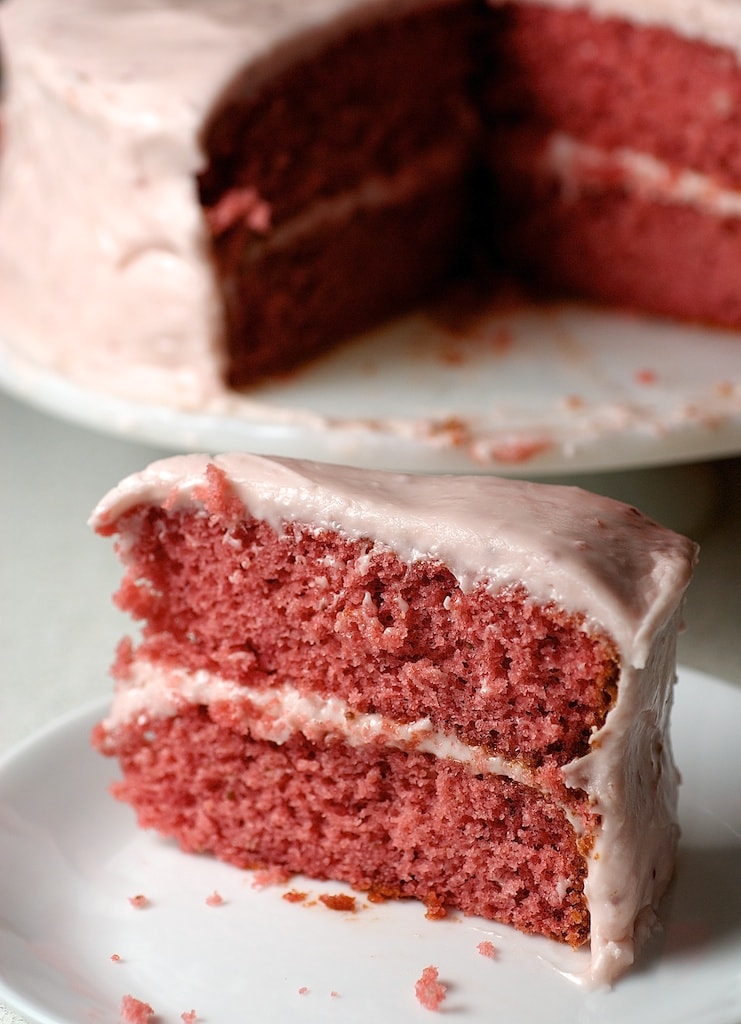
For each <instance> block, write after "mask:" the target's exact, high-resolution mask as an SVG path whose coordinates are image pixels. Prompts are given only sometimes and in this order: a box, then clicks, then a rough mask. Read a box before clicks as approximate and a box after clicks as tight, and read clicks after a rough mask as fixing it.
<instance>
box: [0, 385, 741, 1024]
mask: <svg viewBox="0 0 741 1024" xmlns="http://www.w3.org/2000/svg"><path fill="white" fill-rule="evenodd" d="M162 454H166V453H163V452H161V451H159V450H156V449H154V448H150V447H148V446H146V445H142V444H138V443H129V442H127V441H124V440H121V439H118V438H112V437H107V436H104V435H101V434H96V433H91V432H88V431H86V430H84V429H82V428H80V427H77V426H75V425H72V424H69V423H66V422H62V421H59V420H57V419H54V418H52V417H50V416H47V415H46V414H44V413H42V412H38V411H36V410H35V409H32V408H30V407H27V406H25V405H23V404H21V403H19V402H17V401H16V400H15V399H13V398H9V397H5V396H4V395H0V480H2V501H1V503H0V517H2V520H1V522H2V526H1V528H0V566H1V567H2V568H1V572H0V631H1V633H0V637H1V639H0V650H1V651H2V664H1V666H0V757H2V756H3V755H5V754H7V752H8V751H10V750H11V749H12V748H13V747H14V746H15V745H16V744H18V743H20V742H21V741H23V740H24V739H26V738H27V737H28V736H30V735H32V734H33V732H34V731H35V730H37V729H39V728H41V727H43V726H45V725H47V724H48V723H50V722H52V721H54V720H55V719H56V718H58V717H59V716H60V715H62V714H64V713H65V712H68V711H71V710H74V709H75V708H77V707H78V706H80V705H82V704H84V703H87V702H89V701H90V700H91V699H93V698H95V697H105V696H106V694H107V693H108V692H109V691H110V682H109V680H108V676H107V670H108V665H109V663H110V661H111V658H112V653H113V650H114V647H115V645H116V642H117V640H118V638H119V636H120V635H121V634H122V632H123V631H124V628H125V623H124V621H123V619H122V617H121V616H120V614H119V613H118V612H117V611H116V610H115V608H114V607H113V605H112V602H111V595H112V593H113V590H114V589H115V587H116V585H117V581H118V578H119V567H118V563H117V561H116V558H115V557H114V555H113V552H112V548H111V544H110V543H109V542H106V541H104V540H102V539H100V538H97V537H96V536H95V535H94V534H93V533H92V532H91V530H90V529H89V527H88V526H87V525H86V520H87V517H88V515H89V513H90V511H91V509H92V507H93V506H94V504H95V503H96V501H97V500H98V499H99V498H100V497H101V496H102V495H103V494H104V493H105V491H106V490H107V489H108V488H109V487H111V486H112V485H113V484H115V483H117V482H118V480H119V479H120V478H121V477H122V476H124V475H126V474H127V473H129V472H131V471H134V470H137V469H140V468H142V467H143V466H144V465H146V463H148V462H149V461H151V460H152V459H153V458H156V457H158V456H159V455H162ZM583 481H584V482H585V483H586V484H587V485H589V486H593V487H594V489H600V490H603V491H605V492H607V493H613V494H615V495H616V496H618V497H621V498H626V499H627V500H630V501H634V502H635V503H636V504H641V505H643V507H644V508H646V510H647V511H649V512H651V513H652V514H655V515H658V516H659V517H660V518H663V519H664V521H667V522H668V523H669V524H670V525H673V526H676V527H678V528H680V529H684V530H685V531H686V532H689V533H691V534H692V535H693V536H695V537H696V539H698V540H699V541H700V543H701V545H702V557H701V561H700V564H699V567H698V570H697V574H696V578H695V581H694V583H693V586H692V588H691V591H690V594H689V598H688V602H687V613H686V621H687V630H686V632H685V633H684V635H683V636H682V637H681V640H680V649H679V660H680V663H681V664H683V665H687V666H689V667H691V668H695V669H699V670H702V671H704V672H707V673H710V674H711V675H713V676H716V677H720V678H723V679H726V680H728V681H730V682H732V683H734V684H736V685H738V686H739V687H741V638H740V637H739V609H741V457H740V458H738V459H725V460H723V461H719V462H716V463H706V464H703V465H692V466H686V467H685V466H680V467H671V468H668V469H667V468H664V469H646V470H641V471H639V472H632V473H613V474H605V475H603V476H600V477H590V478H583ZM11 884H12V880H11V879H8V878H6V877H4V876H3V874H2V865H0V892H1V890H2V886H4V885H11ZM20 1020H21V1018H19V1017H18V1016H17V1015H16V1014H14V1013H13V1011H12V1010H10V1009H9V1008H7V1007H5V1006H3V1005H2V1004H1V1002H0V1024H18V1022H19V1021H20Z"/></svg>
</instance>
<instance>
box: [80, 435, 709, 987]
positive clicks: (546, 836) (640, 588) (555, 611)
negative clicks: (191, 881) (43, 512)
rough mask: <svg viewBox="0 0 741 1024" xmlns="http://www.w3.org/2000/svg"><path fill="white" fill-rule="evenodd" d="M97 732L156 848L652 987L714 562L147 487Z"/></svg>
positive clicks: (396, 493) (268, 485) (481, 497)
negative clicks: (686, 615) (678, 739)
mask: <svg viewBox="0 0 741 1024" xmlns="http://www.w3.org/2000/svg"><path fill="white" fill-rule="evenodd" d="M92 524H93V525H94V527H95V528H96V530H97V531H98V532H99V533H101V534H103V535H114V534H115V535H117V538H118V540H117V545H118V550H119V553H120V555H121V558H122V560H123V562H124V564H125V567H126V572H125V576H124V580H123V583H122V585H121V588H120V590H119V592H118V595H117V602H118V604H119V605H120V607H121V608H122V609H124V610H126V611H127V612H129V613H130V614H131V615H132V616H133V617H134V618H135V619H137V620H140V621H141V623H142V630H141V636H140V638H139V640H138V642H137V643H136V644H134V643H133V642H132V641H131V640H128V639H127V640H124V641H122V643H121V645H120V648H119V651H118V656H117V659H116V662H115V666H114V676H115V679H116V690H115V696H114V699H113V704H112V707H111V709H110V712H109V714H108V716H107V717H106V718H105V720H104V721H102V722H101V723H100V724H99V725H98V726H97V727H96V729H95V732H94V737H93V741H94V744H95V746H96V747H97V749H98V750H100V751H101V752H102V753H104V754H106V755H110V756H113V757H117V758H118V759H119V761H120V765H121V772H122V775H121V779H120V781H119V782H117V783H116V784H115V787H114V791H115V793H116V795H117V796H118V797H119V798H120V799H122V800H124V801H127V802H128V803H130V804H131V805H132V806H133V807H134V809H135V811H136V814H137V816H138V820H139V822H140V824H141V825H142V826H143V827H147V828H154V829H157V830H158V831H159V832H161V833H162V834H164V835H166V836H171V837H174V838H175V839H176V840H177V842H178V843H179V844H180V845H181V846H182V848H183V849H184V850H188V851H210V852H212V853H213V854H215V855H216V856H217V857H219V858H222V859H224V860H226V861H229V862H231V863H233V864H236V865H238V866H241V867H256V866H261V865H279V866H281V867H282V868H284V869H286V870H287V871H289V872H302V873H305V874H307V875H310V876H312V877H316V878H331V879H337V880H343V881H345V882H347V883H349V884H350V885H351V886H353V887H355V888H357V889H359V890H365V891H368V892H370V893H373V894H377V895H381V896H386V897H389V896H391V897H397V896H398V897H416V898H418V899H420V900H422V901H424V902H425V903H426V904H427V905H428V907H429V908H430V911H431V912H432V913H433V914H436V913H444V910H445V908H458V909H460V910H461V911H463V912H464V913H466V914H477V915H482V916H483V917H486V918H489V919H493V920H497V921H500V922H504V923H507V924H510V925H512V926H514V927H515V928H518V929H520V930H522V931H525V932H529V933H538V934H542V935H546V936H549V937H551V938H553V939H556V940H559V941H562V942H566V943H569V944H571V945H572V946H580V945H582V944H585V943H587V942H590V941H591V967H590V972H589V977H590V979H591V980H593V981H595V982H611V981H612V980H614V979H615V978H616V977H617V976H618V975H619V974H620V973H621V972H622V971H623V970H625V969H626V968H627V967H628V966H629V965H630V963H631V962H632V960H633V957H634V946H635V938H636V933H637V932H639V931H641V930H642V929H643V925H644V924H648V923H650V921H651V919H652V917H653V914H654V911H655V909H656V907H657V903H658V901H659V899H660V898H661V895H662V893H663V892H664V890H665V888H666V886H667V884H668V882H669V879H670V877H671V875H672V871H673V866H674V857H675V847H676V841H677V832H678V830H677V822H676V802H677V785H678V775H677V771H676V769H675V766H674V762H673V759H672V753H671V746H670V739H669V731H668V730H669V715H670V708H671V703H672V692H673V684H674V680H675V649H676V636H677V630H678V627H679V624H680V621H681V607H682V598H683V594H684V591H685V588H686V586H687V584H688V582H689V580H690V577H691V573H692V568H693V564H694V560H695V554H696V552H695V546H694V544H693V543H692V542H691V541H689V540H687V539H686V538H683V537H680V536H678V535H677V534H675V533H673V532H671V531H669V530H667V529H665V528H664V527H662V526H659V525H657V524H656V523H654V522H652V521H651V520H649V519H647V518H646V517H644V516H643V515H642V514H641V513H639V512H638V511H637V510H636V509H634V508H631V507H629V506H627V505H624V504H621V503H618V502H615V501H612V500H610V499H607V498H603V497H598V496H595V495H592V494H589V493H586V492H585V491H582V490H580V489H577V488H568V487H561V486H555V485H546V484H534V483H527V482H519V481H513V480H503V479H496V478H492V477H486V476H480V477H444V476H443V477H425V476H403V475H394V474H385V473H371V472H367V471H363V470H355V469H348V468H340V467H333V466H329V465H322V464H317V463H308V462H298V461H290V460H274V461H271V460H268V459H264V458H260V457H256V456H252V455H246V454H228V455H221V456H217V457H215V458H212V457H209V456H205V455H190V456H178V457H175V458H171V459H167V460H164V461H161V462H157V463H154V464H153V465H152V466H150V467H149V468H148V469H146V470H144V471H143V472H141V473H139V474H136V475H134V476H132V477H130V478H128V479H126V480H124V481H123V482H122V483H121V484H120V485H119V486H118V487H116V488H115V489H114V490H112V491H111V492H110V493H109V494H108V495H107V497H105V498H104V499H103V501H102V502H101V503H100V505H99V506H98V507H97V509H96V510H95V512H94V514H93V517H92Z"/></svg>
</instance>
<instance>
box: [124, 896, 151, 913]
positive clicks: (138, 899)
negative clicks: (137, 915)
mask: <svg viewBox="0 0 741 1024" xmlns="http://www.w3.org/2000/svg"><path fill="white" fill-rule="evenodd" d="M129 903H130V904H131V906H132V907H136V909H137V910H143V908H144V907H148V906H150V900H149V898H148V897H147V896H144V895H143V894H142V893H138V894H137V895H136V896H129Z"/></svg>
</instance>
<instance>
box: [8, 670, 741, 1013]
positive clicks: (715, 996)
mask: <svg viewBox="0 0 741 1024" xmlns="http://www.w3.org/2000/svg"><path fill="white" fill-rule="evenodd" d="M99 712H100V709H98V710H97V711H96V710H95V709H88V710H86V711H84V712H83V713H80V714H78V715H76V716H74V717H71V718H68V719H66V720H64V721H62V722H61V723H59V724H57V725H55V726H54V727H52V728H50V729H48V730H46V731H45V732H44V733H42V734H41V735H40V736H38V737H36V738H35V739H32V740H31V741H30V742H28V743H27V744H25V745H24V746H23V747H22V748H21V749H19V750H18V751H17V752H15V753H14V754H13V755H12V756H10V757H9V758H6V759H5V761H4V762H3V763H2V765H1V766H0V865H1V866H2V867H1V870H0V997H3V998H5V999H6V1001H8V1002H9V1003H10V1004H11V1005H13V1006H15V1007H16V1008H17V1009H19V1010H20V1011H21V1012H22V1013H23V1014H25V1015H26V1016H27V1017H28V1018H29V1019H30V1020H32V1021H34V1022H39V1024H82V1022H94V1024H107V1022H110V1024H116V1021H117V1020H118V1010H119V1007H120V1003H121V998H122V996H123V995H124V994H131V995H133V996H135V997H136V998H139V999H142V1000H144V1001H146V1002H149V1003H150V1004H151V1005H152V1007H153V1008H154V1010H155V1011H156V1013H157V1017H156V1020H157V1024H170V1022H171V1024H180V1022H181V1014H182V1013H183V1012H186V1011H189V1010H191V1009H194V1010H195V1011H196V1013H197V1014H198V1018H197V1019H198V1021H199V1022H203V1024H207V1022H208V1024H217V1022H218V1024H245V1022H247V1021H249V1022H250V1024H289V1022H290V1024H302V1022H310V1021H314V1022H322V1024H325V1022H331V1021H338V1022H342V1024H375V1022H376V1021H378V1020H382V1021H390V1022H393V1024H405V1022H414V1021H422V1020H425V1019H427V1020H429V1016H428V1015H426V1011H425V1010H424V1009H422V1008H421V1007H420V1006H419V1005H418V1004H417V1002H416V999H415V995H414V986H415V981H416V979H417V978H418V977H419V975H420V974H421V972H422V970H423V969H424V968H425V967H427V966H428V965H436V966H437V967H438V969H439V972H440V978H441V979H442V980H443V981H444V982H445V983H446V984H447V985H448V986H449V990H448V996H447V999H446V1000H445V1002H444V1003H443V1010H444V1011H445V1014H446V1015H447V1016H448V1017H451V1018H453V1019H456V1020H465V1021H469V1022H471V1024H491V1022H493V1021H496V1022H497V1024H521V1022H522V1024H525V1022H535V1021H559V1022H560V1021H564V1022H565V1021H568V1022H579V1024H589V1022H592V1021H594V1022H599V1024H618V1022H619V1024H628V1022H630V1024H635V1022H636V1021H646V1020H650V1021H651V1022H652V1024H677V1022H680V1021H681V1022H682V1024H738V1021H739V1020H741V968H740V965H741V801H740V800H739V784H738V780H739V778H741V747H740V746H739V743H738V723H739V721H741V690H738V689H735V688H733V687H731V686H729V685H728V684H725V683H722V682H719V681H717V680H715V679H713V678H710V677H708V676H704V675H701V674H699V673H697V672H694V671H691V670H688V669H682V670H681V671H680V685H679V688H678V692H677V706H676V713H675V720H674V738H675V746H676V751H677V759H678V761H679V763H680V765H681V767H682V770H683V775H684V780H685V781H684V786H683V790H682V798H681V821H682V827H683V838H682V845H681V852H680V864H679V872H678V879H677V882H676V884H675V886H674V888H673V891H672V893H671V894H670V896H669V897H668V898H667V901H666V905H665V907H664V911H663V918H664V921H665V931H664V934H663V936H662V937H661V938H659V939H657V940H656V941H655V942H654V944H653V946H652V947H651V948H650V949H648V950H647V951H646V952H645V955H644V957H643V958H642V960H641V962H640V964H639V966H638V967H636V968H635V969H634V970H633V971H632V973H630V974H629V975H627V976H626V977H624V978H623V979H622V980H621V981H620V982H619V983H618V984H617V985H616V986H615V988H614V989H613V990H612V991H610V992H604V991H602V992H589V991H585V990H583V989H581V988H579V987H578V986H576V985H575V984H574V982H573V981H571V980H569V979H568V977H566V976H565V974H564V972H569V971H573V970H578V969H579V967H580V966H583V963H584V960H583V956H584V954H582V953H574V952H572V951H570V950H565V949H563V948H562V947H561V946H559V945H558V944H555V943H551V942H549V941H547V940H543V939H539V938H528V937H525V936H521V935H518V934H517V933H515V932H513V931H511V930H509V929H507V928H503V927H499V926H494V925H492V924H491V923H489V922H485V921H482V920H479V919H476V918H463V917H458V916H451V917H449V918H447V919H445V920H442V921H427V920H426V919H425V917H424V913H423V908H422V907H421V906H420V905H419V904H417V903H413V902H408V903H396V902H389V903H385V904H381V905H369V904H367V903H366V901H365V900H364V899H363V898H362V897H360V898H358V909H357V910H356V912H355V913H350V912H336V911H330V910H328V909H326V908H325V907H324V906H323V905H321V904H318V903H317V902H316V897H317V895H318V894H319V893H320V892H329V893H337V892H340V891H343V887H342V886H341V885H339V884H338V883H329V884H319V883H316V882H311V881H306V880H302V879H293V880H292V881H291V882H290V883H289V884H288V885H272V886H268V887H263V888H255V887H254V885H253V882H254V875H253V874H252V873H251V872H245V871H239V870H237V869H235V868H231V867H228V866H226V865H223V864H220V863H217V862H215V861H213V860H211V859H210V858H207V857H197V856H187V855H184V854H182V853H179V852H178V851H176V850H175V849H173V847H172V846H171V845H170V844H169V843H167V842H163V841H161V840H159V839H158V838H156V837H155V836H154V835H153V834H151V833H144V832H141V831H139V830H138V829H137V828H136V827H135V826H134V824H133V820H132V814H131V812H130V811H129V809H128V808H127V807H125V806H122V805H120V804H118V803H116V802H115V801H113V800H112V799H111V798H110V797H109V796H108V795H107V793H106V786H107V783H108V781H109V780H110V779H111V778H112V776H113V774H114V770H113V768H112V766H111V765H110V764H109V763H108V762H107V761H105V760H104V759H102V758H101V757H99V756H98V755H97V754H95V753H93V751H92V750H91V749H90V747H89V744H88V731H89V728H90V726H91V724H92V723H93V722H94V721H95V720H96V718H97V716H98V714H99ZM291 887H292V888H294V889H299V890H302V891H305V892H308V893H309V899H308V900H307V901H306V902H305V903H289V902H287V901H285V900H284V899H282V893H283V892H285V891H286V890H287V889H288V888H291ZM214 891H217V892H218V893H219V894H220V895H221V896H222V897H223V899H224V903H223V904H222V905H221V906H211V905H208V903H207V902H206V900H207V898H208V896H209V895H210V894H211V893H213V892H214ZM345 891H347V890H345ZM139 894H143V895H144V896H146V897H147V898H148V899H149V901H150V905H149V906H148V907H145V908H139V909H137V908H135V907H133V906H132V904H131V902H130V897H132V896H135V895H139ZM484 939H490V940H491V941H492V942H493V943H494V945H495V947H496V949H497V951H498V952H497V956H496V958H495V959H490V958H487V957H484V956H482V955H480V954H479V953H478V952H477V945H478V943H479V942H481V941H482V940H484ZM114 954H117V955H118V956H120V958H121V959H120V960H119V961H114V960H111V957H112V956H113V955H114ZM302 990H305V991H302ZM333 993H334V994H333Z"/></svg>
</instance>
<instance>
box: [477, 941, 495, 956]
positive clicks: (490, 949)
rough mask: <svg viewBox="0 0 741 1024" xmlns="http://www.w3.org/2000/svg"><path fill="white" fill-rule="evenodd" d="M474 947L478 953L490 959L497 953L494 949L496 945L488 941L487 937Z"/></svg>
mask: <svg viewBox="0 0 741 1024" xmlns="http://www.w3.org/2000/svg"><path fill="white" fill-rule="evenodd" d="M476 949H477V950H478V951H479V953H480V954H481V955H482V956H488V957H489V958H490V959H491V960H493V959H494V958H495V957H496V955H497V951H496V947H495V946H494V943H493V942H489V940H488V939H487V940H486V941H485V942H480V943H479V944H478V946H477V947H476Z"/></svg>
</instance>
